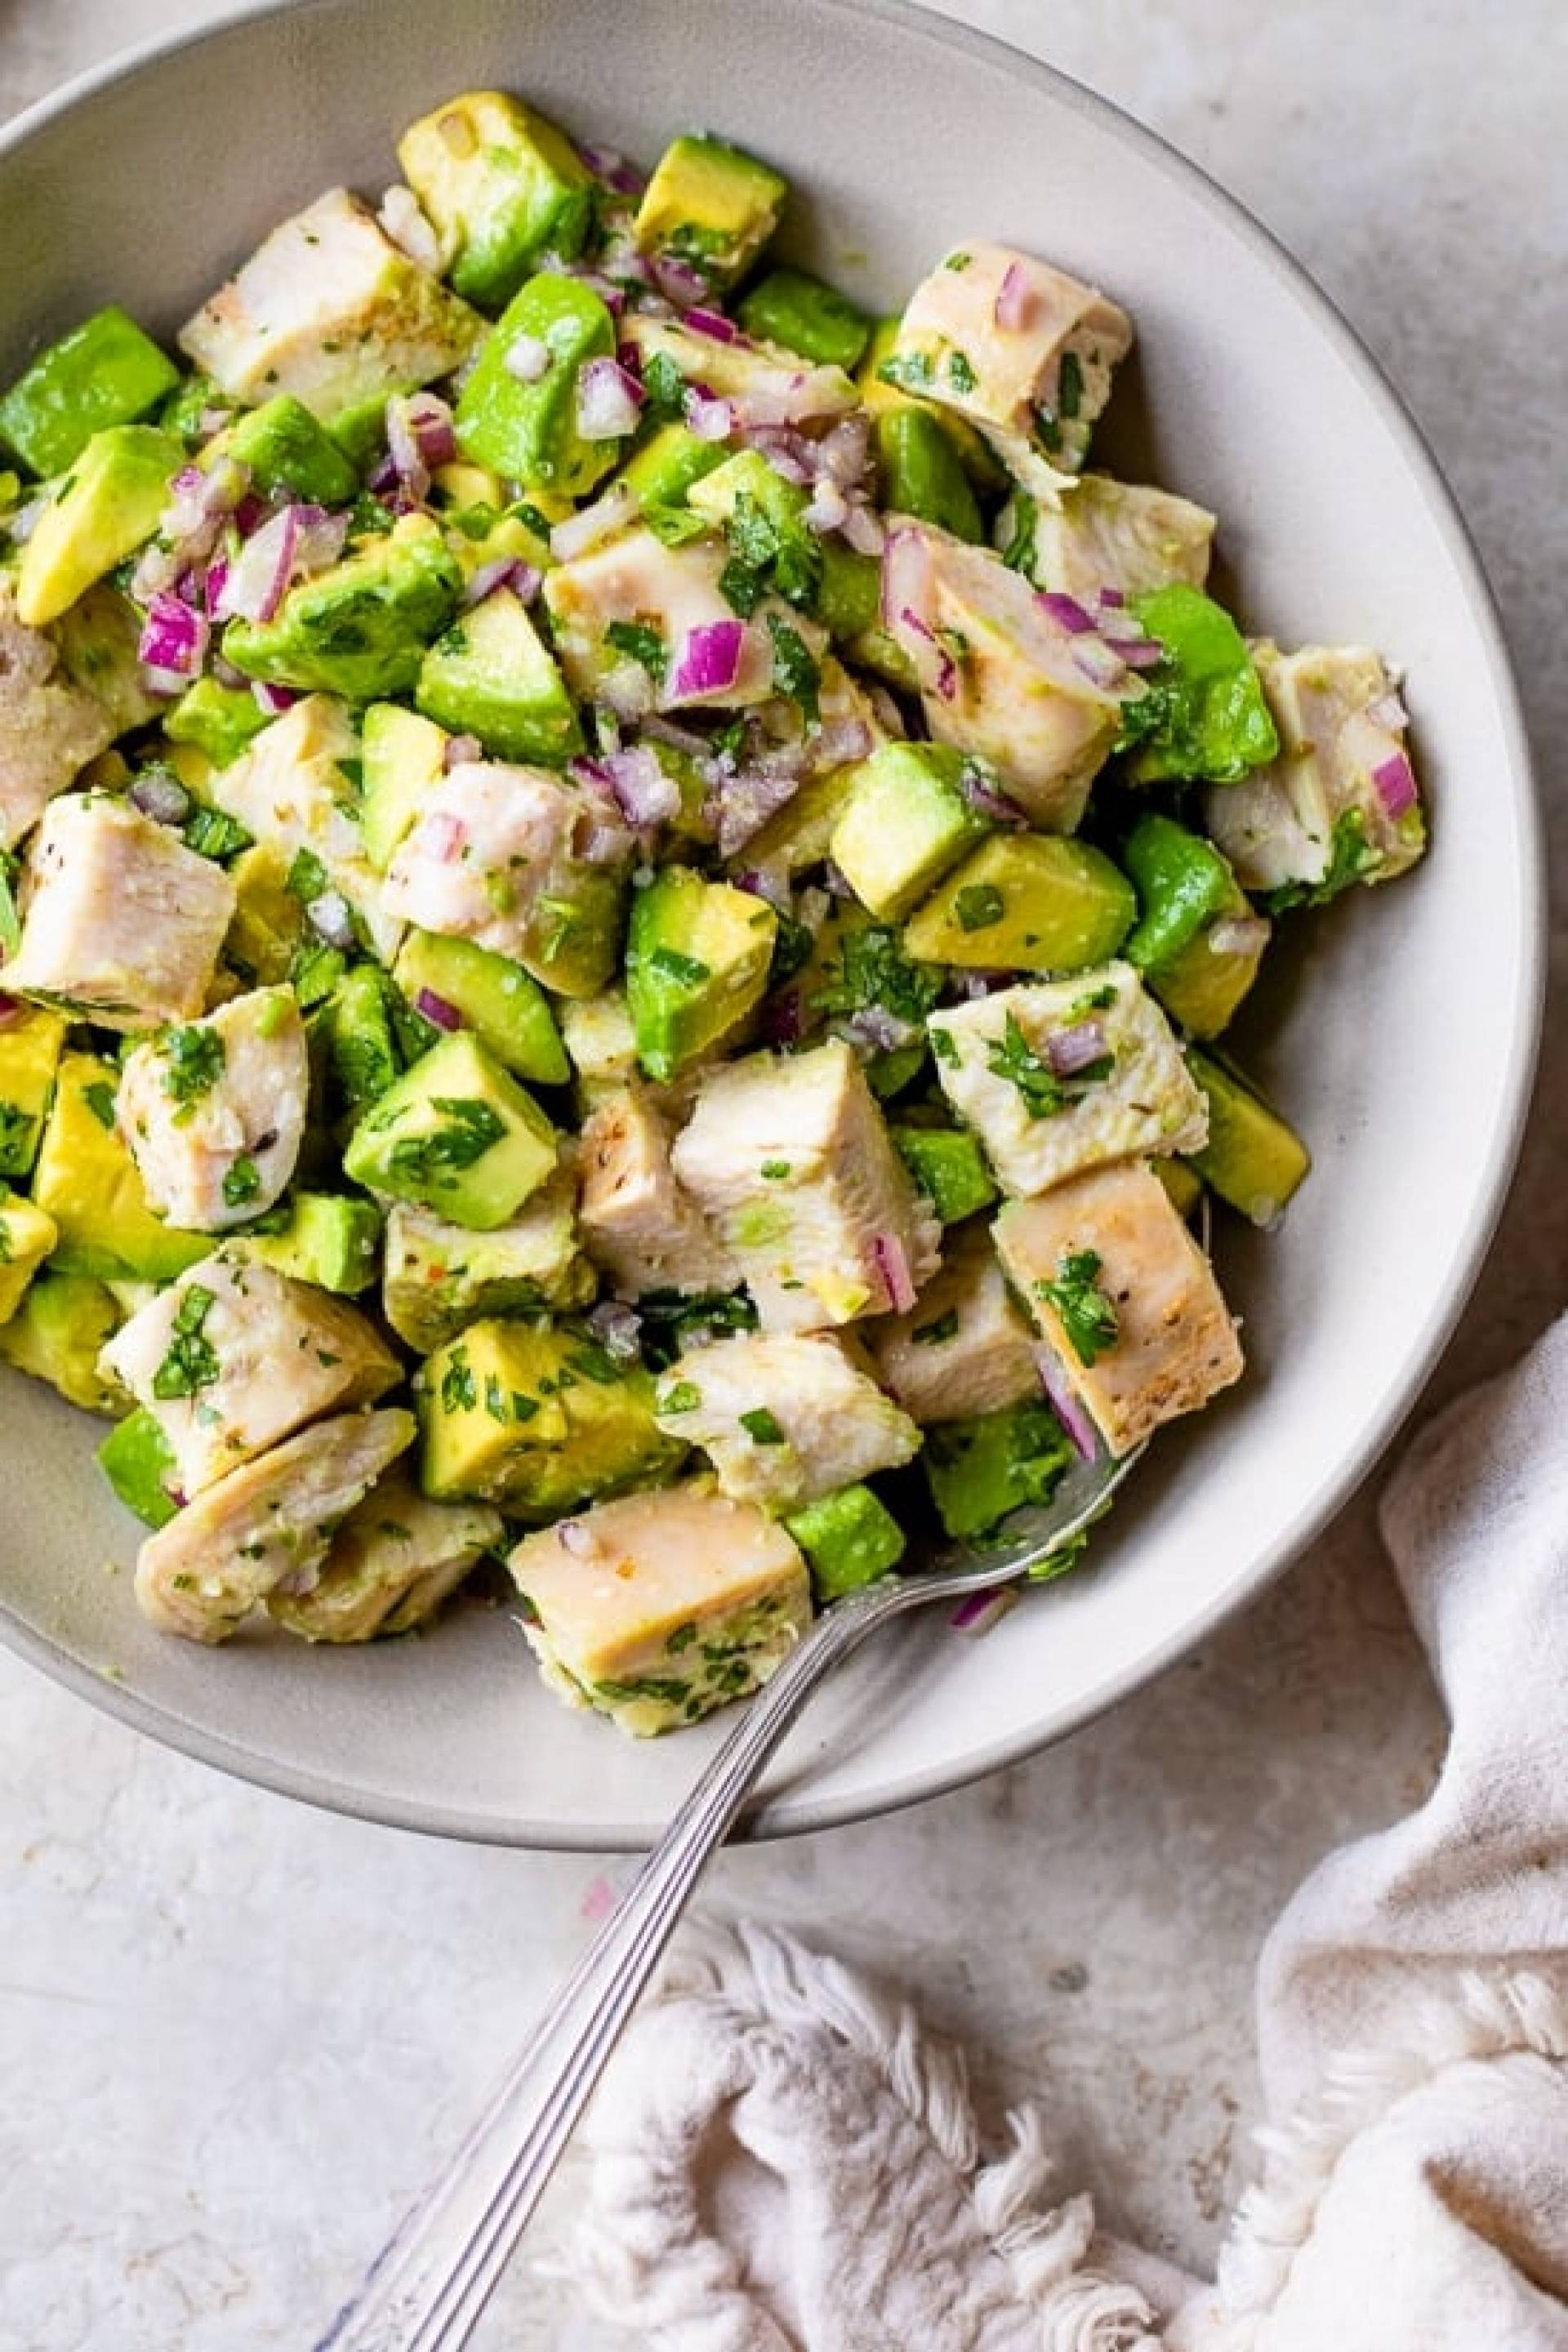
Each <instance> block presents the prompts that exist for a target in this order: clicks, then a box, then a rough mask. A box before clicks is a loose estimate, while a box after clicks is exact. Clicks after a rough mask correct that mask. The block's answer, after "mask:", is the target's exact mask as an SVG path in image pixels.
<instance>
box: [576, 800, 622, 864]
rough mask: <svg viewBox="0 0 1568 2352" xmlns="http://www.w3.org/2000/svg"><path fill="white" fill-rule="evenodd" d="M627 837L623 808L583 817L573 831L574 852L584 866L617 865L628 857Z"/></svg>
mask: <svg viewBox="0 0 1568 2352" xmlns="http://www.w3.org/2000/svg"><path fill="white" fill-rule="evenodd" d="M627 845H628V836H627V834H626V826H625V824H623V823H622V820H621V814H620V811H619V810H618V809H616V810H614V811H612V810H609V809H606V810H605V812H604V814H602V815H589V814H584V815H583V816H581V817H580V818H579V819H578V821H577V823H576V824H575V825H574V827H573V831H572V855H573V856H574V857H576V858H579V859H581V861H582V863H583V864H584V866H618V865H619V864H620V862H621V860H622V859H623V858H624V857H625V856H626V850H627Z"/></svg>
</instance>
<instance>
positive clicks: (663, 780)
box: [601, 743, 680, 832]
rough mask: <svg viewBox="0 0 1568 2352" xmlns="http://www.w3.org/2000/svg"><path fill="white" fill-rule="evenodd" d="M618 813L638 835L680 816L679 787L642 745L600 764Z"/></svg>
mask: <svg viewBox="0 0 1568 2352" xmlns="http://www.w3.org/2000/svg"><path fill="white" fill-rule="evenodd" d="M601 764H602V765H603V768H604V771H605V776H606V777H607V778H608V780H609V786H610V790H611V791H612V792H613V793H614V794H615V796H616V803H617V805H618V806H619V809H620V812H621V814H622V815H623V816H624V817H625V818H626V823H627V824H629V825H633V826H635V827H636V828H637V831H638V832H642V831H644V830H646V828H647V826H649V825H654V824H666V823H668V820H669V818H671V817H672V816H679V814H680V787H679V784H678V783H677V782H676V781H675V778H674V777H673V776H668V775H666V773H665V772H664V770H663V769H662V768H661V767H660V766H659V763H658V760H657V759H656V758H655V756H654V754H653V753H652V752H651V751H649V750H648V748H647V745H646V744H643V743H639V744H637V746H636V747H635V749H633V750H631V751H612V752H611V753H610V754H609V756H608V758H607V759H605V761H603V762H602V763H601Z"/></svg>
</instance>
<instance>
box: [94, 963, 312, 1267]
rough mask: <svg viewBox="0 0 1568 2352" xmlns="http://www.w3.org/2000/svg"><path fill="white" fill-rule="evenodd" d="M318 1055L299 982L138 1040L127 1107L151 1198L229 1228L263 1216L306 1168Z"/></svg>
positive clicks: (166, 1210) (123, 1120)
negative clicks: (308, 1034) (311, 1048)
mask: <svg viewBox="0 0 1568 2352" xmlns="http://www.w3.org/2000/svg"><path fill="white" fill-rule="evenodd" d="M309 1094H310V1055H309V1053H308V1050H307V1048H306V1044H305V1024H304V1023H303V1022H302V1021H301V1020H300V1008H299V1005H298V1004H297V1003H295V1001H294V993H293V991H292V990H291V989H288V988H258V989H256V990H254V991H253V992H251V993H250V994H249V995H247V996H237V997H233V998H231V999H230V1001H229V1003H226V1004H224V1005H220V1006H219V1008H218V1010H217V1011H216V1013H209V1014H208V1015H207V1017H206V1019H205V1021H193V1022H191V1023H189V1024H186V1025H185V1026H184V1027H182V1028H177V1029H169V1030H165V1031H164V1033H163V1035H162V1036H160V1037H158V1038H156V1039H153V1041H151V1042H150V1043H149V1044H147V1045H138V1046H137V1048H136V1050H135V1051H134V1053H132V1055H130V1056H129V1057H128V1059H127V1061H126V1064H125V1069H124V1075H123V1076H122V1077H121V1081H120V1092H119V1095H118V1097H117V1098H116V1105H115V1115H116V1118H117V1120H118V1123H119V1127H120V1132H121V1135H122V1136H123V1137H124V1139H125V1142H126V1144H127V1147H128V1148H129V1150H130V1152H131V1156H132V1159H133V1160H135V1162H136V1166H137V1169H138V1171H139V1172H140V1174H141V1178H142V1184H143V1186H144V1187H145V1190H146V1193H147V1199H148V1202H149V1203H150V1205H151V1206H152V1207H153V1209H154V1210H155V1211H156V1212H157V1213H158V1214H159V1215H160V1216H163V1217H166V1218H167V1219H168V1221H169V1223H171V1224H172V1225H183V1226H184V1227H186V1228H187V1229H188V1230H190V1231H191V1232H194V1233H224V1232H226V1231H227V1229H228V1227H229V1226H231V1225H243V1224H246V1223H248V1222H249V1220H250V1219H251V1218H253V1217H258V1216H260V1215H261V1214H262V1213H264V1212H265V1211H266V1210H268V1209H270V1208H271V1207H272V1205H273V1203H274V1202H276V1201H278V1200H279V1199H280V1198H281V1196H282V1194H283V1192H284V1191H285V1189H286V1188H287V1186H288V1183H289V1178H290V1177H291V1176H292V1175H293V1173H294V1165H295V1162H296V1161H297V1160H298V1159H299V1157H300V1142H301V1140H302V1139H303V1137H304V1132H305V1108H306V1102H307V1099H308V1097H309Z"/></svg>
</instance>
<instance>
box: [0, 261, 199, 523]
mask: <svg viewBox="0 0 1568 2352" xmlns="http://www.w3.org/2000/svg"><path fill="white" fill-rule="evenodd" d="M179 381H180V372H179V369H178V368H177V367H175V365H174V362H173V361H172V360H170V359H167V358H166V357H165V356H164V354H163V352H161V351H160V350H159V349H158V346H157V344H156V343H155V342H153V340H152V338H151V337H150V336H148V335H144V334H143V333H142V330H141V328H140V327H139V326H138V325H137V324H136V321H135V320H134V319H132V318H130V317H128V316H127V314H126V313H125V311H123V310H121V309H120V308H119V307H118V306H117V305H116V304H114V303H110V306H109V308H108V309H107V310H99V311H95V313H94V314H93V316H92V317H91V318H90V319H85V320H83V321H82V323H81V325H80V326H79V327H73V328H72V330H71V331H70V333H69V334H68V335H62V336H61V338H60V340H59V341H58V343H51V344H50V345H49V347H48V349H47V351H43V352H39V353H38V356H37V359H36V360H35V361H34V362H33V363H32V365H31V366H30V367H29V368H27V369H26V371H25V372H24V373H23V374H21V375H20V376H18V378H17V379H16V383H14V384H13V385H12V386H11V389H10V391H9V392H8V393H6V394H5V398H4V399H3V400H0V442H3V443H4V444H5V447H6V448H7V449H9V450H10V451H11V453H12V454H13V456H15V457H19V458H20V459H21V461H22V463H23V465H24V466H26V467H27V469H28V471H29V472H30V473H33V474H37V476H38V477H39V478H40V479H42V478H45V477H47V475H50V474H63V473H64V472H65V470H66V467H68V466H70V465H73V464H74V463H75V461H76V459H77V458H78V457H79V456H80V455H81V453H82V451H83V450H84V449H85V448H86V446H87V445H88V443H89V441H90V440H91V438H92V436H93V435H94V434H95V433H101V432H103V431H104V430H105V429H106V427H108V426H109V425H136V424H139V423H140V422H141V420H142V418H143V417H144V416H150V415H152V413H153V410H154V409H155V408H156V407H157V405H158V404H159V402H160V401H161V400H163V399H164V398H165V397H166V396H167V394H169V393H170V392H172V391H173V390H174V386H175V385H176V384H177V383H179Z"/></svg>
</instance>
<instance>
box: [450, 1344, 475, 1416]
mask: <svg viewBox="0 0 1568 2352" xmlns="http://www.w3.org/2000/svg"><path fill="white" fill-rule="evenodd" d="M478 1403H479V1390H478V1389H477V1387H476V1386H475V1384H474V1368H473V1366H472V1365H471V1364H470V1363H469V1361H468V1349H466V1348H454V1349H453V1350H452V1353H451V1357H450V1359H449V1360H448V1362H447V1369H446V1370H445V1371H444V1372H443V1373H442V1375H441V1410H442V1412H473V1410H474V1408H475V1406H476V1405H477V1404H478Z"/></svg>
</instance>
